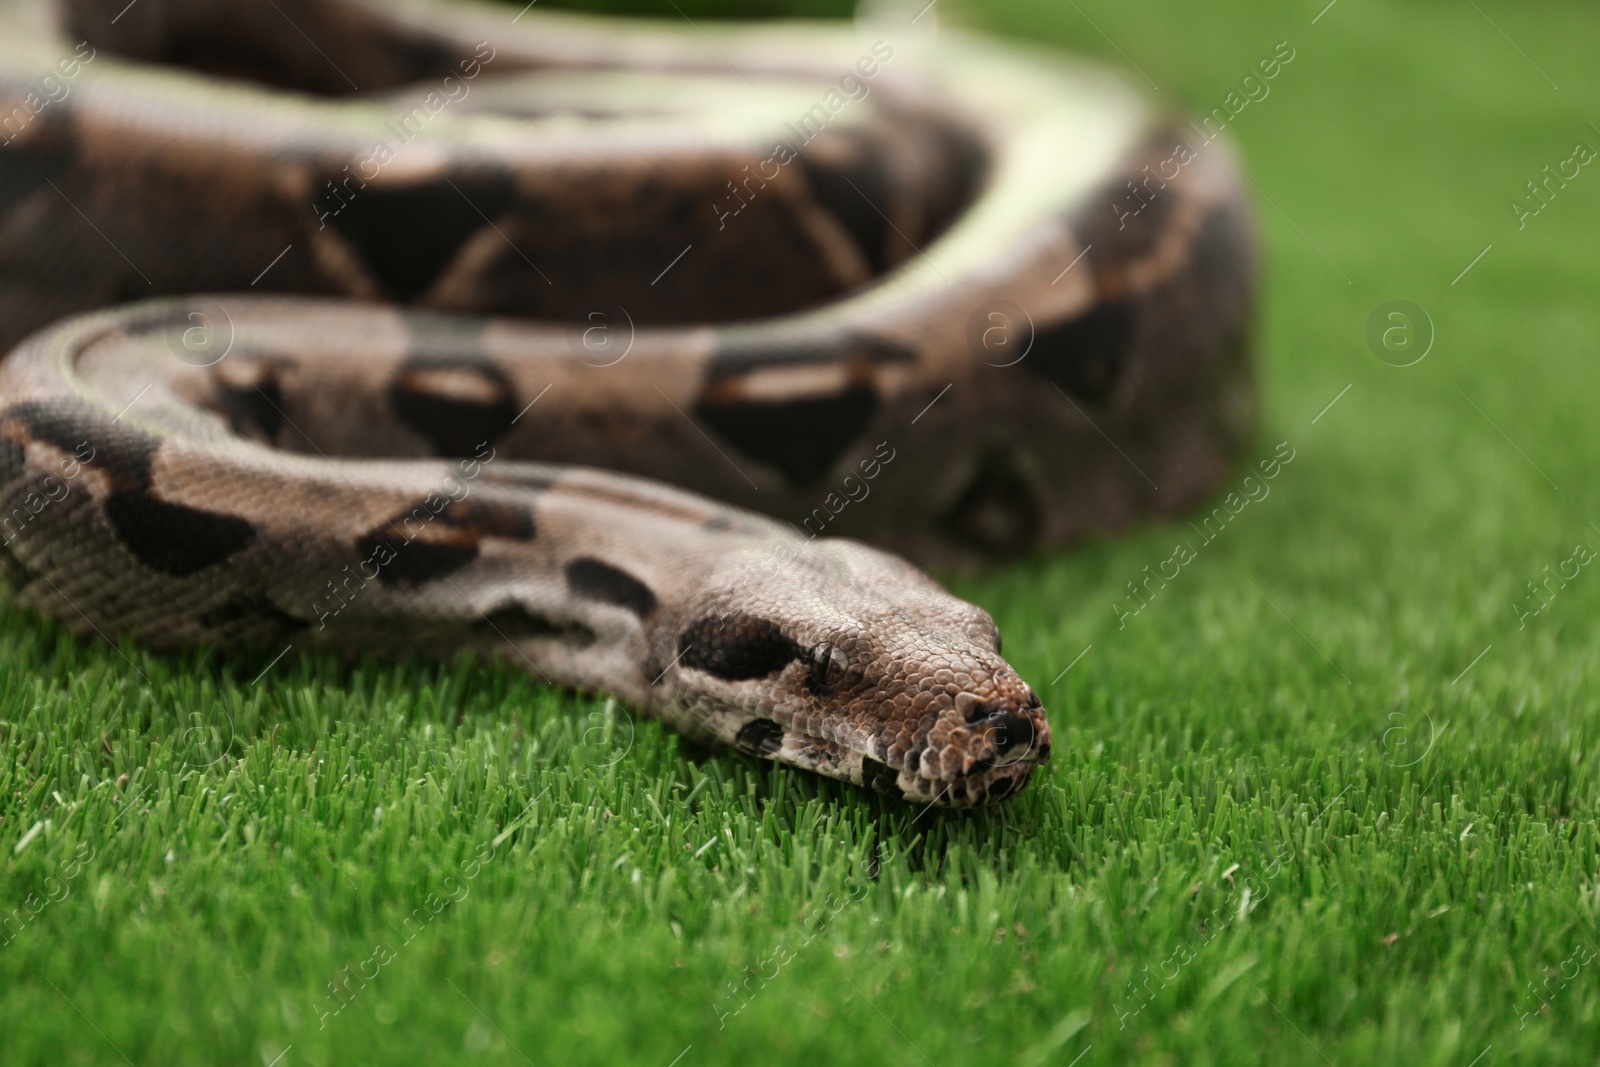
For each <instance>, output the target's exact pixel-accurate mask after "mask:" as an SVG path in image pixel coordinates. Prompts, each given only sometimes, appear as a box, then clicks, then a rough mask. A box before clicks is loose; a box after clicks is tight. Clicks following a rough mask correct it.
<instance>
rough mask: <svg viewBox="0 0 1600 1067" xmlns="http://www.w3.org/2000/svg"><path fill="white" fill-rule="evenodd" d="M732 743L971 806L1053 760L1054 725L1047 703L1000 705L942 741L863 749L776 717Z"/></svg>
mask: <svg viewBox="0 0 1600 1067" xmlns="http://www.w3.org/2000/svg"><path fill="white" fill-rule="evenodd" d="M733 745H734V747H735V748H736V749H738V750H739V751H741V752H744V753H746V754H747V755H751V756H756V757H759V758H764V759H770V760H774V761H776V762H778V763H783V764H786V765H789V766H793V767H798V768H801V769H803V770H808V771H813V772H816V773H818V774H822V775H825V776H827V777H829V778H836V779H839V780H842V781H846V782H851V783H853V784H855V785H859V786H862V787H863V788H866V789H870V790H872V791H873V792H876V793H882V794H884V795H886V796H891V797H894V798H896V799H899V800H904V801H906V802H907V803H912V804H920V805H929V806H934V805H937V806H940V807H958V808H972V807H981V806H983V805H986V804H992V803H994V802H996V801H999V800H1004V799H1005V798H1007V797H1010V796H1014V795H1016V794H1017V793H1020V792H1021V791H1022V790H1023V789H1024V788H1026V786H1027V784H1028V782H1029V781H1031V780H1032V778H1033V774H1034V771H1035V769H1036V768H1037V767H1038V765H1039V764H1040V763H1042V762H1044V761H1046V760H1048V759H1049V758H1050V728H1049V725H1048V723H1047V722H1046V721H1045V719H1044V715H1043V709H1042V708H1027V709H1022V710H1020V711H1014V710H1001V711H998V712H994V713H990V714H986V715H984V716H983V717H982V718H979V719H977V720H975V721H973V722H971V723H967V724H965V725H964V726H962V727H959V728H957V729H956V730H953V731H950V733H949V734H948V735H947V736H945V737H943V738H941V739H940V740H938V741H931V740H930V741H924V742H923V743H922V744H921V745H920V746H918V747H913V748H910V749H907V750H904V751H902V750H901V749H900V748H899V746H895V745H888V744H883V743H880V744H879V745H878V746H877V752H876V753H873V752H868V751H863V750H862V748H861V747H858V746H855V745H847V744H844V743H841V742H839V741H835V740H832V739H829V738H825V737H819V736H816V735H814V734H810V733H807V732H805V731H804V730H801V729H799V728H797V727H794V726H787V727H786V726H782V725H780V724H778V723H777V722H775V721H773V720H772V719H766V718H758V719H753V720H750V721H749V722H748V723H746V724H745V725H744V726H743V727H742V728H741V729H740V730H739V732H738V734H737V736H736V737H735V738H734V741H733Z"/></svg>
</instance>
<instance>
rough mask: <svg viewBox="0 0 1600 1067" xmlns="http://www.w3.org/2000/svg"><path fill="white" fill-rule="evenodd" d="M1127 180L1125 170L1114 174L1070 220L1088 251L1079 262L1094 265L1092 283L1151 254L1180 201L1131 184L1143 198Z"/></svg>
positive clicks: (1165, 233) (1164, 235)
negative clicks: (1094, 278)
mask: <svg viewBox="0 0 1600 1067" xmlns="http://www.w3.org/2000/svg"><path fill="white" fill-rule="evenodd" d="M1140 177H1142V175H1140ZM1130 180H1131V176H1130V175H1129V174H1127V173H1124V174H1119V175H1118V176H1117V177H1115V178H1112V179H1111V180H1110V181H1109V182H1107V183H1106V184H1105V185H1103V186H1101V187H1100V188H1099V189H1098V190H1096V191H1095V192H1094V193H1092V194H1090V195H1089V197H1088V198H1087V200H1086V202H1085V206H1084V207H1082V208H1080V209H1079V210H1078V212H1077V214H1076V215H1075V216H1074V217H1073V220H1072V223H1071V225H1072V232H1073V233H1074V234H1076V235H1077V236H1078V240H1079V242H1080V243H1081V244H1082V245H1083V247H1085V248H1087V249H1089V251H1088V252H1087V253H1086V254H1085V255H1084V261H1085V263H1086V264H1087V265H1088V266H1090V267H1093V268H1094V270H1095V277H1096V281H1097V282H1102V283H1103V282H1105V281H1106V277H1105V275H1106V272H1108V271H1120V270H1124V269H1126V268H1127V267H1128V265H1129V264H1132V263H1137V262H1138V261H1139V260H1141V259H1144V258H1145V257H1147V256H1149V255H1150V254H1151V253H1152V252H1154V251H1155V250H1156V247H1157V246H1158V245H1160V243H1161V242H1162V241H1163V240H1165V239H1166V238H1168V237H1169V236H1170V234H1171V233H1172V219H1173V213H1174V212H1175V211H1177V210H1178V209H1179V208H1180V207H1181V206H1182V205H1183V200H1182V199H1181V198H1180V197H1179V196H1178V195H1177V194H1176V193H1174V192H1162V191H1161V190H1159V189H1155V190H1153V192H1151V193H1144V189H1143V187H1142V186H1141V185H1140V184H1139V182H1138V181H1135V182H1134V187H1135V188H1136V189H1138V190H1139V191H1140V192H1141V193H1144V195H1145V196H1148V197H1149V199H1148V200H1145V199H1141V198H1140V197H1139V196H1137V195H1135V193H1134V191H1133V190H1132V189H1129V188H1128V182H1129V181H1130Z"/></svg>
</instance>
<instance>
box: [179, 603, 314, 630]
mask: <svg viewBox="0 0 1600 1067" xmlns="http://www.w3.org/2000/svg"><path fill="white" fill-rule="evenodd" d="M200 625H202V626H204V627H206V628H207V629H210V630H214V631H216V632H217V635H218V637H219V638H220V639H223V640H233V639H238V638H244V637H257V638H263V639H272V640H277V639H279V638H288V637H291V636H293V635H294V634H297V633H299V632H301V631H302V630H306V629H308V628H310V626H311V622H310V620H308V619H302V618H300V617H299V616H297V615H291V614H290V613H289V612H287V611H284V610H283V609H282V608H280V607H278V605H276V604H274V603H273V602H272V600H271V599H270V598H269V597H267V596H266V595H265V594H264V593H256V594H254V595H251V596H242V597H236V598H234V599H233V600H229V601H228V602H227V603H225V604H223V605H221V606H220V607H216V608H213V609H212V610H210V611H208V612H206V613H205V614H204V615H201V616H200Z"/></svg>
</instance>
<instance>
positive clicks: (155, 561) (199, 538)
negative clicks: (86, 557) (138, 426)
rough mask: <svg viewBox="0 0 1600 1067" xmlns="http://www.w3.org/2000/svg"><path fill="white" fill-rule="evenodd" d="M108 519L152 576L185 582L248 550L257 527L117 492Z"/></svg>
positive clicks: (145, 495)
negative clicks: (165, 575) (163, 575)
mask: <svg viewBox="0 0 1600 1067" xmlns="http://www.w3.org/2000/svg"><path fill="white" fill-rule="evenodd" d="M106 518H107V519H109V520H110V521H111V528H112V529H113V530H115V531H116V534H117V537H118V538H119V539H120V540H121V541H122V543H123V544H124V545H126V546H127V548H128V550H129V551H130V552H132V553H133V554H134V555H135V556H138V557H139V560H140V562H142V563H143V564H144V565H145V566H147V567H149V568H150V569H151V570H154V571H159V572H160V573H162V574H167V575H171V576H172V577H174V578H186V577H188V576H189V575H191V574H196V573H198V572H200V571H202V570H205V569H206V568H207V567H209V566H212V565H213V564H216V563H221V562H222V561H223V560H225V559H227V558H228V557H229V556H231V555H233V554H234V553H235V552H238V551H239V550H240V549H242V548H244V547H245V546H246V545H248V544H249V543H250V542H251V541H253V540H254V539H255V536H256V531H255V527H254V526H252V525H251V524H250V522H249V521H248V520H246V519H241V518H239V517H237V516H234V515H219V514H217V513H216V512H212V511H202V510H201V509H200V508H191V507H188V506H187V505H184V504H173V503H170V502H168V501H165V500H157V499H156V498H155V497H153V496H150V495H149V494H148V493H142V492H134V493H127V492H114V493H112V494H111V495H110V496H109V497H108V498H107V499H106Z"/></svg>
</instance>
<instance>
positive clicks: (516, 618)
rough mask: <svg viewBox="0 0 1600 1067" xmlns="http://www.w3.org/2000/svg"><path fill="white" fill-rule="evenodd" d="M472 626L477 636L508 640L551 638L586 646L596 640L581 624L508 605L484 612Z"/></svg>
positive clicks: (516, 605)
mask: <svg viewBox="0 0 1600 1067" xmlns="http://www.w3.org/2000/svg"><path fill="white" fill-rule="evenodd" d="M473 625H474V628H475V629H477V630H478V631H479V632H480V633H483V634H486V635H489V636H494V637H503V638H505V639H506V640H508V641H509V640H516V639H519V638H520V639H524V640H528V639H551V640H557V641H566V642H568V643H570V644H573V645H577V646H581V647H586V646H588V645H592V644H594V643H595V641H596V640H598V635H596V634H595V632H594V631H593V630H591V629H590V628H589V627H587V626H585V625H584V624H583V623H581V622H569V621H567V620H559V621H558V620H555V619H550V618H546V617H545V616H543V615H538V614H535V613H534V612H532V611H529V610H528V609H527V608H525V607H523V606H522V605H521V604H508V605H506V606H504V607H500V608H496V609H495V610H493V611H491V612H487V613H485V615H484V617H483V618H482V619H480V620H479V621H478V622H476V623H474V624H473Z"/></svg>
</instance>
